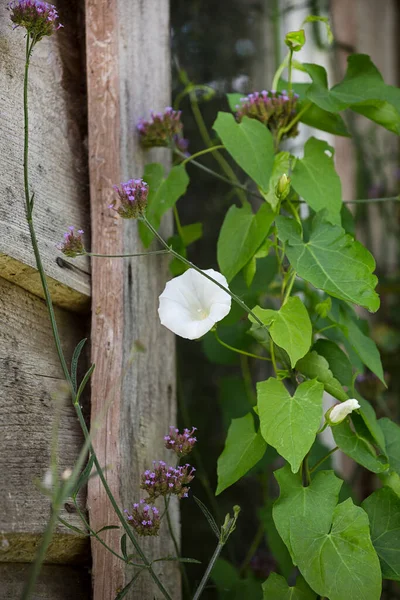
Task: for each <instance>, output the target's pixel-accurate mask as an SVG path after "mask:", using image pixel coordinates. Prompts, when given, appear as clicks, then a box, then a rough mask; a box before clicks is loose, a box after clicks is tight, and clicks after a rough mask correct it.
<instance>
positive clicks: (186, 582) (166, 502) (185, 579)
mask: <svg viewBox="0 0 400 600" xmlns="http://www.w3.org/2000/svg"><path fill="white" fill-rule="evenodd" d="M169 502H170V497H169V498H168V499H167V498H166V497H165V496H164V505H165V511H164V514H165V516H166V517H167V523H168V529H169V534H170V536H171V539H172V543H173V544H174V549H175V555H176V556H177V558H179V556H180V552H179V544H178V540H177V539H176V535H175V532H174V528H173V526H172V521H171V515H170V514H169ZM179 569H180V572H181V574H182V578H183V584H184V586H185V589H186V593H187V595H188V597H189V596H190V583H189V579H188V576H187V573H186V569H185V565H184V564H183V563H179Z"/></svg>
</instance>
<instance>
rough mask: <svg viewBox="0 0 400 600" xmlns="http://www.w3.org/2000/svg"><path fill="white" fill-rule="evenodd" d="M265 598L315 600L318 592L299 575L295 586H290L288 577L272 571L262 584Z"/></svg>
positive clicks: (269, 599) (266, 599) (272, 599)
mask: <svg viewBox="0 0 400 600" xmlns="http://www.w3.org/2000/svg"><path fill="white" fill-rule="evenodd" d="M262 589H263V592H264V600H315V599H316V597H317V594H316V593H315V592H313V591H312V589H311V588H310V587H309V586H308V585H307V583H306V582H305V581H304V579H303V578H302V577H301V575H299V576H298V577H297V580H296V585H295V586H294V587H289V586H288V584H287V582H286V579H285V578H284V577H282V576H281V575H277V573H271V575H270V576H269V577H268V579H267V581H265V582H264V583H263V585H262Z"/></svg>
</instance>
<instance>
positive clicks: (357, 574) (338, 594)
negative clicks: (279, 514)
mask: <svg viewBox="0 0 400 600" xmlns="http://www.w3.org/2000/svg"><path fill="white" fill-rule="evenodd" d="M322 511H323V513H324V514H323V515H321V513H322ZM290 541H291V545H292V549H293V553H294V555H295V558H296V561H297V564H298V567H299V569H300V572H301V574H302V575H303V577H304V578H305V579H306V581H307V583H308V584H309V585H310V586H311V587H312V589H313V590H315V591H316V592H317V593H318V594H320V596H326V597H327V598H329V600H346V599H347V598H351V600H366V598H368V600H379V599H380V597H381V570H380V566H379V560H378V557H377V554H376V552H375V550H374V547H373V546H372V543H371V538H370V535H369V523H368V517H367V515H366V514H365V512H364V511H363V510H362V508H360V507H358V506H354V504H353V502H352V500H351V499H350V498H349V499H348V500H346V501H345V502H342V503H341V504H339V505H338V506H337V507H336V508H335V509H334V510H333V514H332V508H331V507H328V506H324V507H321V510H320V511H319V512H318V514H314V515H313V517H312V518H311V519H305V518H303V517H298V516H293V517H292V518H291V533H290Z"/></svg>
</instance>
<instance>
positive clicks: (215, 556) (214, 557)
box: [193, 542, 224, 600]
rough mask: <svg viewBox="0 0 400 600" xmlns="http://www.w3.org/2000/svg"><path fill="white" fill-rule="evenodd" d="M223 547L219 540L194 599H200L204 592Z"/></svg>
mask: <svg viewBox="0 0 400 600" xmlns="http://www.w3.org/2000/svg"><path fill="white" fill-rule="evenodd" d="M223 547H224V544H223V543H222V542H218V545H217V547H216V548H215V551H214V554H213V555H212V557H211V560H210V562H209V563H208V567H207V569H206V572H205V573H204V575H203V578H202V580H201V581H200V583H199V587H198V588H197V590H196V593H195V595H194V596H193V600H198V599H199V598H200V596H201V594H202V593H203V591H204V588H205V587H206V584H207V581H208V579H209V577H210V574H211V571H212V570H213V568H214V565H215V563H216V562H217V560H218V557H219V555H220V554H221V551H222V548H223Z"/></svg>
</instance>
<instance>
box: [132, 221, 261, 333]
mask: <svg viewBox="0 0 400 600" xmlns="http://www.w3.org/2000/svg"><path fill="white" fill-rule="evenodd" d="M141 220H142V221H143V223H144V224H145V225H146V226H147V227H148V228H149V229H150V231H151V232H152V234H153V235H154V236H155V237H156V238H157V239H158V241H159V242H160V244H162V246H164V248H165V249H166V250H168V252H170V254H172V255H173V256H175V258H177V259H178V260H180V261H181V262H183V263H184V264H185V265H187V266H188V267H190V268H191V269H194V270H195V271H197V272H198V273H200V275H202V276H203V277H205V278H206V279H208V280H209V281H212V282H213V283H215V285H217V286H218V287H219V288H221V290H224V292H226V293H227V294H229V296H230V297H231V298H232V300H234V301H235V302H237V304H239V306H240V307H241V308H243V310H245V311H246V312H247V313H248V314H249V315H251V316H252V317H253V319H254V320H255V321H256V322H257V323H258V324H259V325H261V327H265V325H264V323H263V322H262V321H261V320H260V319H259V318H258V317H257V315H256V314H255V313H254V312H253V311H252V310H251V309H250V308H249V307H248V306H247V304H246V303H245V302H243V300H241V299H240V298H239V296H236V294H234V293H233V292H231V291H230V289H229V288H227V287H225V286H224V285H222V284H221V283H219V282H218V281H216V280H215V279H213V278H212V277H210V275H207V273H204V271H202V270H201V269H200V268H199V267H197V266H196V265H195V264H194V263H192V262H190V260H187V258H184V257H183V256H181V255H180V254H178V252H175V250H173V249H172V248H171V247H170V246H168V244H167V242H166V241H165V240H164V239H163V238H162V237H161V235H160V234H159V233H158V231H157V230H156V229H155V228H154V227H153V225H152V224H151V223H150V221H148V220H147V217H146V216H145V215H142V217H141Z"/></svg>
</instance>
